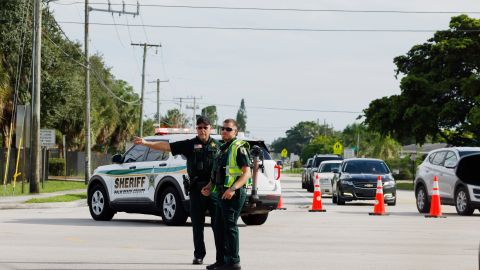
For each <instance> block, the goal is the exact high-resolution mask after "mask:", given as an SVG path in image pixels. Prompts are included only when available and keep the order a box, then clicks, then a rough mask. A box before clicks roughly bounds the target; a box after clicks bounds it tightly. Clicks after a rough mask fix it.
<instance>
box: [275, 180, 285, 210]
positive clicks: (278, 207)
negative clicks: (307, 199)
mask: <svg viewBox="0 0 480 270" xmlns="http://www.w3.org/2000/svg"><path fill="white" fill-rule="evenodd" d="M279 175H280V173H279ZM277 180H278V181H280V177H278V179H277ZM277 210H287V208H286V207H283V200H282V194H281V193H280V200H278V205H277Z"/></svg>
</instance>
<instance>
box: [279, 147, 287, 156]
mask: <svg viewBox="0 0 480 270" xmlns="http://www.w3.org/2000/svg"><path fill="white" fill-rule="evenodd" d="M280 156H281V157H282V158H287V157H288V151H287V149H286V148H283V150H282V152H281V153H280Z"/></svg>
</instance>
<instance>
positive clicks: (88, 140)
mask: <svg viewBox="0 0 480 270" xmlns="http://www.w3.org/2000/svg"><path fill="white" fill-rule="evenodd" d="M89 9H90V7H89V6H88V0H85V40H84V46H85V47H84V49H85V52H84V53H85V144H86V145H85V184H87V183H88V180H90V172H91V164H90V160H91V154H92V153H91V148H92V141H91V137H90V135H91V133H92V132H91V129H90V128H91V127H90V55H89V52H88V45H89V44H88V43H89V40H88V23H89V22H90V18H89V14H90V10H89Z"/></svg>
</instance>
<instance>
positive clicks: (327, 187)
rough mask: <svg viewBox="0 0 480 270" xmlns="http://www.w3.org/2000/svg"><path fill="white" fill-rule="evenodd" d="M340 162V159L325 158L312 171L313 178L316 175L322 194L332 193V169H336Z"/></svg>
mask: <svg viewBox="0 0 480 270" xmlns="http://www.w3.org/2000/svg"><path fill="white" fill-rule="evenodd" d="M341 163H342V161H341V160H326V161H323V162H322V163H320V166H318V170H317V172H316V173H314V180H315V179H316V178H317V177H318V180H319V182H320V190H321V191H322V195H332V179H333V176H334V173H333V170H334V169H336V170H337V171H338V169H339V167H340V164H341Z"/></svg>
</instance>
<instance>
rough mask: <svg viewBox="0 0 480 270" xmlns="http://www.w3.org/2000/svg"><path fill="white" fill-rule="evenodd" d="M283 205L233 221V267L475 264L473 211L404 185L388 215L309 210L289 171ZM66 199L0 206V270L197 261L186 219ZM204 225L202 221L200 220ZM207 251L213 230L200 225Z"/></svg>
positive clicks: (363, 207)
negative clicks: (95, 214)
mask: <svg viewBox="0 0 480 270" xmlns="http://www.w3.org/2000/svg"><path fill="white" fill-rule="evenodd" d="M281 181H282V187H283V201H284V206H285V207H286V208H287V210H284V211H274V212H271V213H270V215H269V218H268V220H267V222H266V223H265V224H263V225H261V226H245V225H244V224H243V222H242V221H239V224H240V239H241V240H240V247H241V249H240V256H241V263H242V267H243V268H242V269H247V270H260V269H261V270H265V269H279V270H292V269H365V270H367V269H368V270H372V269H388V270H396V269H422V270H423V269H432V270H433V269H435V270H440V269H445V270H446V269H455V270H459V269H460V270H477V269H479V264H478V258H479V257H478V256H479V253H478V252H479V239H480V231H479V230H478V228H479V225H480V214H479V213H478V212H475V214H474V215H473V216H470V217H462V216H458V215H457V214H456V212H455V209H454V208H453V207H450V206H444V207H443V212H444V215H445V216H446V218H443V219H426V218H425V217H424V216H423V215H421V214H419V213H418V212H417V210H416V207H415V198H414V194H413V192H411V191H399V193H398V201H397V205H396V206H387V207H386V208H387V212H388V213H389V214H390V215H389V216H369V215H368V212H371V211H372V210H373V204H372V203H371V202H355V203H347V205H345V206H337V205H333V204H332V203H331V199H330V198H326V197H325V198H323V204H324V207H325V209H326V210H327V212H326V213H310V212H308V208H309V207H310V205H311V202H312V193H308V192H306V191H305V190H303V189H301V188H300V179H299V177H298V176H294V177H291V176H282V180H281ZM77 203H78V205H76V206H68V207H65V206H63V205H58V206H57V207H53V208H52V207H49V208H41V209H39V208H31V209H4V210H0V239H1V241H0V250H1V253H0V269H192V270H195V269H205V265H203V266H197V265H191V260H192V258H193V244H192V232H191V226H190V223H188V224H187V225H186V226H181V227H170V226H166V225H165V224H163V223H162V221H161V218H160V217H157V216H150V215H141V214H127V213H117V215H115V217H114V218H113V220H111V221H108V222H98V221H94V220H92V219H91V217H90V215H89V211H88V207H87V205H86V201H85V200H80V201H79V202H77ZM0 204H2V202H0ZM207 223H209V219H207ZM205 242H206V246H207V256H206V257H205V263H212V262H213V260H214V257H215V256H214V253H215V252H214V245H213V236H212V232H211V230H210V228H206V230H205Z"/></svg>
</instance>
